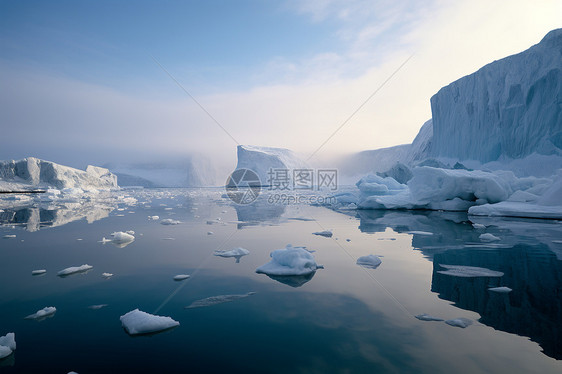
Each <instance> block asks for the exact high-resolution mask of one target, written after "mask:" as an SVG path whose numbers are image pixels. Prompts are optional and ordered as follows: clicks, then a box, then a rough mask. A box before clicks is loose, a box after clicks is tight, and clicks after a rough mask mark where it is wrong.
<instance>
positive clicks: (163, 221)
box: [160, 218, 181, 225]
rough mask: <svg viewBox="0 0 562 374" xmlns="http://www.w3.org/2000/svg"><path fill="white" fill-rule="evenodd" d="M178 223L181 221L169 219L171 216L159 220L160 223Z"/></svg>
mask: <svg viewBox="0 0 562 374" xmlns="http://www.w3.org/2000/svg"><path fill="white" fill-rule="evenodd" d="M179 223H181V222H180V221H178V220H175V219H171V218H166V219H163V220H162V221H160V224H161V225H177V224H179Z"/></svg>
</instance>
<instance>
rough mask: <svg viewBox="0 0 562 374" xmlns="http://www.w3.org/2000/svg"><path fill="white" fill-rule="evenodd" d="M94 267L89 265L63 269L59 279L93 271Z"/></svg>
mask: <svg viewBox="0 0 562 374" xmlns="http://www.w3.org/2000/svg"><path fill="white" fill-rule="evenodd" d="M93 268H94V267H93V266H91V265H88V264H85V265H81V266H71V267H69V268H66V269H63V270H61V271H59V272H58V273H57V275H58V276H59V277H66V276H69V275H73V274H79V273H85V272H88V271H90V270H91V269H93Z"/></svg>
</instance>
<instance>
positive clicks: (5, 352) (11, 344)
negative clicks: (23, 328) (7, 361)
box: [0, 332, 16, 360]
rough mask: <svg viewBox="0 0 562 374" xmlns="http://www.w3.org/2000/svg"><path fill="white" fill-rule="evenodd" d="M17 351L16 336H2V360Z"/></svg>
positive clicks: (12, 334) (0, 352) (0, 353)
mask: <svg viewBox="0 0 562 374" xmlns="http://www.w3.org/2000/svg"><path fill="white" fill-rule="evenodd" d="M15 350H16V334H15V333H13V332H9V333H7V334H6V335H4V336H0V360H1V359H3V358H6V357H8V356H9V355H11V354H12V353H13V352H14V351H15Z"/></svg>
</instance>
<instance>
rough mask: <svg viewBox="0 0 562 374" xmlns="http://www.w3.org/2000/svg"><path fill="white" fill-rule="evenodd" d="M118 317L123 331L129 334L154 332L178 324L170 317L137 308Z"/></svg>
mask: <svg viewBox="0 0 562 374" xmlns="http://www.w3.org/2000/svg"><path fill="white" fill-rule="evenodd" d="M119 319H120V320H121V324H122V325H123V328H124V329H125V331H127V333H128V334H130V335H140V334H151V333H156V332H160V331H164V330H168V329H171V328H173V327H176V326H179V324H180V323H179V322H178V321H174V320H173V319H172V318H170V317H164V316H156V315H154V314H149V313H146V312H143V311H140V310H138V309H135V310H132V311H130V312H129V313H127V314H124V315H122V316H121V317H120V318H119Z"/></svg>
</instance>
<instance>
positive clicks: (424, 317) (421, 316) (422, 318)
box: [415, 313, 443, 322]
mask: <svg viewBox="0 0 562 374" xmlns="http://www.w3.org/2000/svg"><path fill="white" fill-rule="evenodd" d="M415 317H416V318H417V319H419V320H420V321H438V322H439V321H443V318H439V317H434V316H431V315H429V314H427V313H423V314H418V315H417V316H415Z"/></svg>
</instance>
